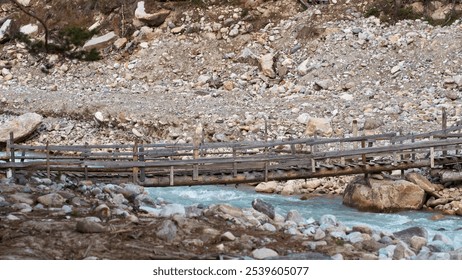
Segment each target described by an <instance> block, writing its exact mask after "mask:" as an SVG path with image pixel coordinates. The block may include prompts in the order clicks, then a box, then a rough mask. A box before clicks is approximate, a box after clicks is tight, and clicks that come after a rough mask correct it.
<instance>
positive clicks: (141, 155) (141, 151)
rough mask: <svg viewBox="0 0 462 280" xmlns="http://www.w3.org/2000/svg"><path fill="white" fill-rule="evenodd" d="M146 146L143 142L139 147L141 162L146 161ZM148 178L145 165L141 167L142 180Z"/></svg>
mask: <svg viewBox="0 0 462 280" xmlns="http://www.w3.org/2000/svg"><path fill="white" fill-rule="evenodd" d="M144 156H145V155H144V146H143V144H141V145H140V148H139V160H140V161H141V162H144ZM145 179H146V169H145V168H144V167H141V168H140V181H141V182H144V180H145Z"/></svg>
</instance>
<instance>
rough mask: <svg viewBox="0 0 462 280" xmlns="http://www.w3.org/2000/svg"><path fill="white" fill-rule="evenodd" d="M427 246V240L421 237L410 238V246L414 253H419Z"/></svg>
mask: <svg viewBox="0 0 462 280" xmlns="http://www.w3.org/2000/svg"><path fill="white" fill-rule="evenodd" d="M426 245H427V239H426V238H424V237H421V236H412V237H411V239H410V246H411V249H413V250H414V252H419V251H420V250H421V249H422V247H423V246H426Z"/></svg>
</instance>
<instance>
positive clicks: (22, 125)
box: [0, 113, 43, 143]
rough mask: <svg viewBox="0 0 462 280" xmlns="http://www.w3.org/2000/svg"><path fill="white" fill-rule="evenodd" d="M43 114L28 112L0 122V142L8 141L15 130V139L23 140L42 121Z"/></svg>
mask: <svg viewBox="0 0 462 280" xmlns="http://www.w3.org/2000/svg"><path fill="white" fill-rule="evenodd" d="M42 119H43V118H42V116H40V115H39V114H36V113H26V114H23V115H21V116H19V117H16V118H13V119H12V120H10V121H8V122H6V123H3V124H0V143H6V142H7V141H8V140H9V139H10V132H13V135H14V141H22V140H24V139H25V138H27V137H28V136H29V135H30V134H32V133H33V132H34V131H35V130H36V129H37V127H38V126H39V125H40V124H41V123H42Z"/></svg>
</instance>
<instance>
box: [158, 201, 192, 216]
mask: <svg viewBox="0 0 462 280" xmlns="http://www.w3.org/2000/svg"><path fill="white" fill-rule="evenodd" d="M159 215H160V217H171V216H173V215H180V216H185V215H186V210H185V208H184V206H183V205H181V204H167V205H164V207H162V210H161V211H160V213H159Z"/></svg>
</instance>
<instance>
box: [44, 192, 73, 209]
mask: <svg viewBox="0 0 462 280" xmlns="http://www.w3.org/2000/svg"><path fill="white" fill-rule="evenodd" d="M37 201H38V202H39V203H41V204H43V205H45V206H48V207H62V206H63V204H64V203H65V202H66V200H65V199H64V198H63V197H62V196H61V195H59V194H57V193H50V194H46V195H42V196H39V197H38V198H37Z"/></svg>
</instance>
